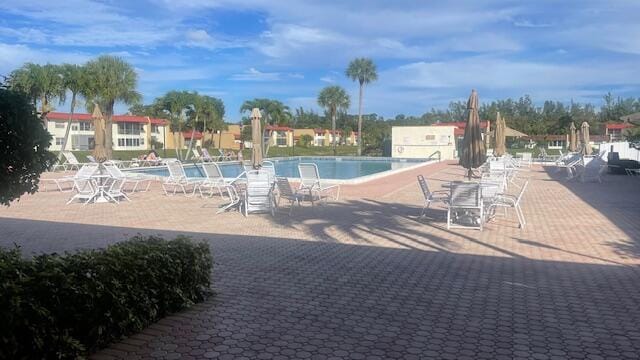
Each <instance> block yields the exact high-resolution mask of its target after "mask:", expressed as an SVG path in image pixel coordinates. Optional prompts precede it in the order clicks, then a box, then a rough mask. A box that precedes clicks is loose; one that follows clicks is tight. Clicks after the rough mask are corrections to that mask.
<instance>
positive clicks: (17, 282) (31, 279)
mask: <svg viewBox="0 0 640 360" xmlns="http://www.w3.org/2000/svg"><path fill="white" fill-rule="evenodd" d="M212 266H213V262H212V257H211V253H210V250H209V247H208V246H207V245H206V244H204V243H194V242H192V241H191V240H189V239H188V238H185V237H178V238H176V239H174V240H171V241H166V240H164V239H161V238H158V237H147V238H144V237H140V236H138V237H134V238H132V239H131V240H129V241H125V242H122V243H119V244H116V245H112V246H110V247H108V248H106V249H104V250H90V251H81V252H78V253H75V254H65V255H63V256H61V255H57V254H52V255H39V256H36V257H35V258H33V259H28V260H27V259H23V258H22V257H21V255H20V251H19V250H17V249H16V250H3V249H0V278H2V285H1V287H0V323H1V324H2V327H1V328H0V329H1V330H0V358H2V359H27V358H29V359H36V358H38V359H45V358H46V359H53V358H79V357H84V356H86V355H87V353H88V352H90V351H93V350H95V349H97V348H99V347H103V346H105V345H107V344H109V343H110V342H112V341H113V340H117V339H119V338H121V337H122V336H126V335H128V334H131V333H133V332H137V331H140V330H142V329H143V328H144V327H145V326H147V325H149V324H150V323H151V322H154V321H156V320H158V319H159V318H161V317H163V316H166V315H167V314H170V313H173V312H176V311H179V310H182V309H184V308H185V307H188V306H191V305H192V304H194V303H196V302H199V301H202V300H204V299H205V298H206V296H207V295H208V294H209V293H210V290H209V288H210V275H211V269H212Z"/></svg>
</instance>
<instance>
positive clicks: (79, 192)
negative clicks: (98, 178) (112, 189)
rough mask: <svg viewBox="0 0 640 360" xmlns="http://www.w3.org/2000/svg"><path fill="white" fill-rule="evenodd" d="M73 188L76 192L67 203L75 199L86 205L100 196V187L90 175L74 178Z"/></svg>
mask: <svg viewBox="0 0 640 360" xmlns="http://www.w3.org/2000/svg"><path fill="white" fill-rule="evenodd" d="M73 188H74V189H75V190H76V192H75V194H73V196H71V198H70V199H69V201H67V204H71V203H72V202H73V201H74V200H80V201H82V202H84V205H86V204H88V203H89V202H91V201H92V200H93V199H95V197H96V196H98V187H97V185H96V183H95V181H94V180H93V179H92V178H90V177H88V178H75V179H73Z"/></svg>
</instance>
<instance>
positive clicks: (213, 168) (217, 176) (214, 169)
mask: <svg viewBox="0 0 640 360" xmlns="http://www.w3.org/2000/svg"><path fill="white" fill-rule="evenodd" d="M201 166H202V170H203V171H204V174H205V179H204V180H203V181H202V183H201V184H200V185H198V189H199V190H198V191H199V192H200V196H204V192H203V190H208V191H209V196H210V197H211V196H213V190H214V189H216V190H218V194H220V196H223V194H224V192H226V191H227V190H228V185H229V184H230V183H231V181H227V180H225V178H224V176H223V175H222V171H221V170H220V166H218V164H217V163H215V162H206V163H202V164H201Z"/></svg>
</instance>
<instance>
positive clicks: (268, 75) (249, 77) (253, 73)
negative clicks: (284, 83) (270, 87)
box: [230, 68, 280, 81]
mask: <svg viewBox="0 0 640 360" xmlns="http://www.w3.org/2000/svg"><path fill="white" fill-rule="evenodd" d="M230 79H231V80H235V81H277V80H280V73H277V72H261V71H259V70H257V69H256V68H249V69H248V70H245V71H244V72H242V73H239V74H233V75H231V77H230Z"/></svg>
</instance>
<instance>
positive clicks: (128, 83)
mask: <svg viewBox="0 0 640 360" xmlns="http://www.w3.org/2000/svg"><path fill="white" fill-rule="evenodd" d="M86 74H87V80H88V81H87V89H86V90H87V100H88V101H90V102H91V101H95V102H97V103H98V104H100V107H101V108H102V109H104V113H105V125H106V129H105V137H106V149H105V150H106V152H107V158H109V159H110V158H111V154H112V151H113V134H112V124H113V107H114V105H115V103H116V102H123V103H125V104H127V105H133V104H135V103H137V102H139V101H140V98H141V96H140V93H138V91H137V90H136V88H137V86H138V74H136V71H135V70H134V68H133V66H131V65H130V64H129V63H127V62H125V61H124V60H122V59H121V58H119V57H115V56H111V55H102V56H100V57H98V58H97V59H95V60H92V61H89V62H88V63H87V65H86Z"/></svg>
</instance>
